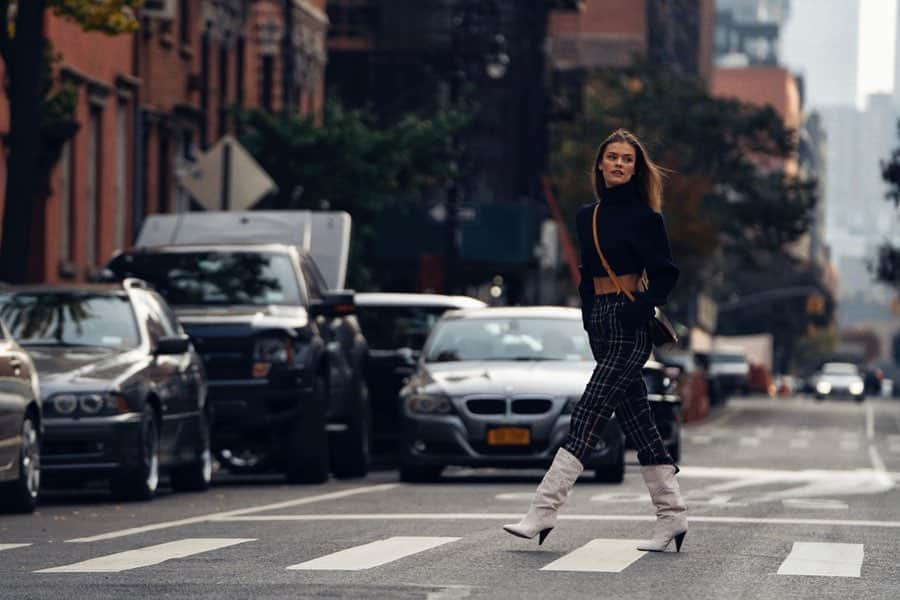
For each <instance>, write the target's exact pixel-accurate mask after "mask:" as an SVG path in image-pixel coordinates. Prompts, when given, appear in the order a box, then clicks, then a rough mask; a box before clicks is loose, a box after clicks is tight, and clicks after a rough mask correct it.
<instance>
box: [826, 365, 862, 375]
mask: <svg viewBox="0 0 900 600" xmlns="http://www.w3.org/2000/svg"><path fill="white" fill-rule="evenodd" d="M822 372H823V373H827V374H828V375H859V370H858V369H857V368H856V365H854V364H851V363H825V365H824V366H823V367H822Z"/></svg>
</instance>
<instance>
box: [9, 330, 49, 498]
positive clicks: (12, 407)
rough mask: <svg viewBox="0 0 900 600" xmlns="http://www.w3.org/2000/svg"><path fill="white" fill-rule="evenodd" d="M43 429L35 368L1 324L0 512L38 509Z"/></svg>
mask: <svg viewBox="0 0 900 600" xmlns="http://www.w3.org/2000/svg"><path fill="white" fill-rule="evenodd" d="M42 428H43V419H42V417H41V395H40V392H39V385H38V378H37V373H36V372H35V370H34V365H33V364H32V362H31V358H29V356H28V354H27V353H26V352H25V350H24V349H22V347H21V346H19V344H18V343H16V341H15V340H14V339H13V338H12V337H11V336H10V335H9V331H8V330H7V329H6V326H5V325H3V323H2V321H0V509H3V510H9V511H13V512H31V511H33V510H34V507H35V506H36V505H37V501H38V495H39V494H40V489H41V437H42V435H43V430H42Z"/></svg>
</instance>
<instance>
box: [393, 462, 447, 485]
mask: <svg viewBox="0 0 900 600" xmlns="http://www.w3.org/2000/svg"><path fill="white" fill-rule="evenodd" d="M443 470H444V467H442V466H431V465H429V466H422V465H400V481H405V482H407V483H430V482H434V481H437V480H439V479H440V478H441V472H443Z"/></svg>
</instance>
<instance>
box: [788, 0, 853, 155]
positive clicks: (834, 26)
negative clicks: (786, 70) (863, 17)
mask: <svg viewBox="0 0 900 600" xmlns="http://www.w3.org/2000/svg"><path fill="white" fill-rule="evenodd" d="M859 15H860V10H859V0H793V2H792V3H791V14H790V17H789V19H788V21H787V23H786V24H785V26H784V28H783V29H782V36H781V51H782V56H781V59H782V62H783V63H784V64H786V65H787V66H788V67H790V68H791V69H792V70H794V71H798V72H800V73H802V74H803V79H804V83H805V86H806V94H805V95H806V98H808V102H809V106H810V107H811V108H819V107H823V106H854V105H855V104H856V90H857V86H858V84H859V73H858V59H859ZM829 164H831V163H829Z"/></svg>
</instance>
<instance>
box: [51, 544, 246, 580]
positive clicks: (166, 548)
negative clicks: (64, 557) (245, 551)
mask: <svg viewBox="0 0 900 600" xmlns="http://www.w3.org/2000/svg"><path fill="white" fill-rule="evenodd" d="M253 541H255V538H186V539H183V540H177V541H174V542H166V543H164V544H156V545H155V546H147V547H145V548H138V549H137V550H127V551H125V552H117V553H116V554H109V555H107V556H100V557H98V558H92V559H90V560H86V561H83V562H77V563H73V564H71V565H64V566H62V567H53V568H52V569H41V570H40V571H35V573H118V572H120V571H130V570H132V569H140V568H142V567H149V566H152V565H158V564H159V563H161V562H165V561H167V560H173V559H176V558H185V557H186V556H192V555H194V554H201V553H203V552H210V551H212V550H219V549H221V548H227V547H228V546H234V545H236V544H243V543H245V542H253Z"/></svg>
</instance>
